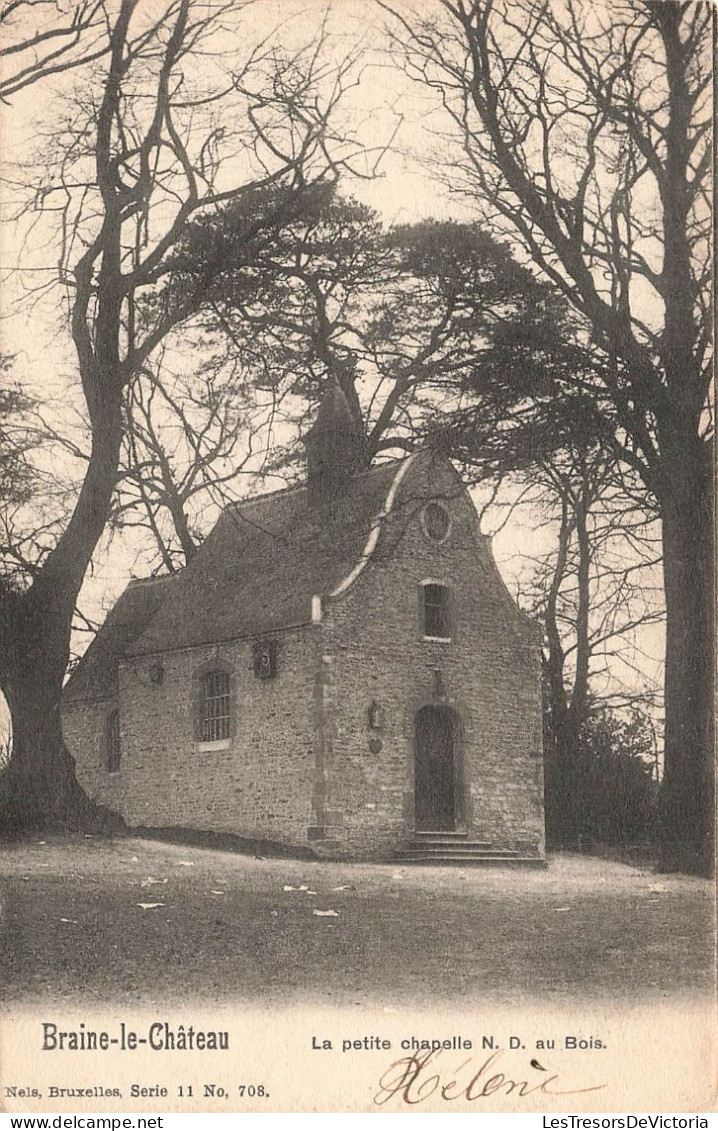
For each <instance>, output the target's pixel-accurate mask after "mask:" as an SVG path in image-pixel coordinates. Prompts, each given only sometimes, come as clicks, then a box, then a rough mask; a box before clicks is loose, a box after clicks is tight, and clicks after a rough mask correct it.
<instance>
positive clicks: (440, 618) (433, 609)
mask: <svg viewBox="0 0 718 1131" xmlns="http://www.w3.org/2000/svg"><path fill="white" fill-rule="evenodd" d="M423 588H424V636H436V637H438V638H439V639H441V640H448V639H449V638H450V637H451V623H450V618H449V589H448V587H447V586H446V585H436V584H433V583H427V584H426V585H424V587H423Z"/></svg>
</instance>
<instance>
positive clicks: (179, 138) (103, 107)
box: [0, 0, 359, 827]
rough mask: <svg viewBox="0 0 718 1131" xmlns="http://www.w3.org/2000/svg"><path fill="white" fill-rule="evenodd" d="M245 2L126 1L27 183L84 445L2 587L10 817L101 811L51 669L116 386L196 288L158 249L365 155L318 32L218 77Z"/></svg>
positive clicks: (98, 480) (193, 303)
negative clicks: (53, 513) (71, 360)
mask: <svg viewBox="0 0 718 1131" xmlns="http://www.w3.org/2000/svg"><path fill="white" fill-rule="evenodd" d="M241 11H242V8H241V6H240V8H238V7H237V5H236V3H233V2H232V0H228V2H227V3H219V2H212V0H209V2H207V3H205V2H202V0H165V2H164V3H163V4H162V5H160V6H158V5H157V4H156V3H154V0H153V2H152V3H142V2H140V0H120V2H119V3H118V5H117V7H116V9H113V14H112V15H111V16H110V17H108V18H109V23H110V26H109V51H108V53H107V56H106V57H105V59H104V61H103V62H102V63H101V64H98V66H101V72H100V75H99V78H98V83H97V84H94V85H93V87H92V88H91V89H89V90H88V91H87V92H86V94H85V97H84V100H83V101H82V102H81V103H80V104H79V105H78V104H76V103H73V105H72V106H69V105H68V108H67V113H66V116H65V119H64V121H61V122H54V123H53V134H54V135H55V141H56V152H57V155H58V156H57V161H56V163H54V164H53V165H52V166H51V167H50V168H48V170H47V172H46V173H42V172H41V173H40V175H39V178H38V179H37V181H36V184H35V186H34V206H35V209H36V210H38V211H39V213H40V214H41V215H42V214H49V215H50V216H51V218H52V219H56V218H58V217H59V219H60V249H59V254H60V268H61V277H62V279H63V280H64V281H65V283H66V285H67V288H68V304H69V316H70V317H69V321H70V328H71V334H72V340H73V343H74V349H75V353H76V357H77V372H78V377H79V381H80V384H81V387H82V394H83V399H84V403H85V406H86V412H87V420H88V426H89V431H90V451H89V457H88V459H87V463H86V468H85V472H84V478H83V480H82V484H81V487H80V489H79V493H78V495H77V498H76V502H75V506H74V509H73V511H72V514H71V516H70V517H69V520H68V521H67V523H66V524H64V526H63V528H62V530H61V531H60V532H59V534H58V536H57V537H56V539H55V540H54V543H53V545H52V547H51V549H50V550H49V552H48V553H47V554H46V555H45V556H44V558H43V560H42V562H41V564H40V565H39V567H38V568H37V569H35V570H33V571H31V573H30V575H29V576H27V577H26V578H25V580H24V582H20V581H19V580H18V578H16V577H15V578H10V577H7V576H6V577H4V578H3V579H2V580H1V581H0V641H1V645H2V646H1V647H0V685H1V686H2V689H3V691H4V693H5V696H6V698H7V701H8V704H9V707H10V711H11V716H12V724H13V752H12V760H11V764H10V767H9V769H8V771H7V772H6V773H5V774H4V775H3V778H2V791H3V805H4V818H5V823H6V824H7V825H9V826H10V827H12V826H28V825H32V824H35V823H41V824H46V823H52V822H60V823H68V822H79V821H82V820H83V819H90V818H91V817H93V816H94V815H96V811H95V810H94V808H93V807H92V806H91V805H90V803H89V801H88V799H87V798H86V797H85V795H84V793H82V791H81V790H80V788H79V786H78V784H77V782H76V779H75V776H74V769H73V763H72V759H71V758H70V756H69V755H68V753H67V751H66V750H65V748H64V745H63V742H62V734H61V726H60V698H61V691H62V681H63V676H64V673H65V669H66V667H67V662H68V655H69V641H70V630H71V624H72V618H73V611H74V609H75V605H76V601H77V596H78V592H79V590H80V586H81V584H82V581H83V578H84V576H85V572H86V570H87V567H88V564H89V562H90V560H91V557H92V554H93V552H94V549H95V547H96V545H97V542H98V540H99V538H100V536H101V534H102V531H103V529H104V527H105V524H106V522H107V518H108V514H109V512H110V507H111V502H112V498H113V493H114V491H115V487H116V481H117V472H118V463H119V456H120V449H121V444H122V439H123V398H124V396H125V390H126V389H127V387H128V386H129V385H130V383H131V382H133V381H135V380H136V379H137V378H138V376H139V375H140V374H142V373H143V372H144V371H145V368H146V366H147V365H148V364H149V362H150V360H151V358H152V356H153V353H154V351H155V350H156V349H157V347H158V346H159V345H160V344H161V343H162V342H163V341H164V340H165V339H166V337H167V335H169V334H170V333H171V331H172V330H173V329H174V328H175V327H176V326H178V325H180V324H181V323H182V322H183V321H185V320H186V319H188V318H190V317H191V316H192V315H193V314H194V313H195V312H196V310H197V309H198V308H199V306H200V305H201V301H202V298H203V280H202V279H197V280H196V281H195V285H194V286H193V287H191V288H189V289H188V290H187V292H186V293H185V294H183V295H182V296H181V298H180V299H179V301H177V296H176V295H175V296H174V298H175V301H174V302H173V303H172V304H171V305H167V304H165V303H163V302H162V301H161V300H158V299H157V297H156V291H157V283H158V280H159V279H161V278H162V276H163V272H164V271H165V269H166V264H167V261H168V258H169V256H170V255H171V253H172V251H173V249H174V248H175V247H176V245H177V243H178V241H179V240H180V238H181V237H182V235H183V233H184V232H185V230H186V227H187V224H188V222H189V220H190V218H192V217H194V216H195V215H197V214H198V213H199V211H200V210H209V209H211V208H214V207H217V206H218V205H220V204H221V203H223V202H226V201H228V200H232V199H234V198H236V197H239V196H241V195H242V194H248V193H251V192H256V191H257V189H258V188H260V187H266V186H267V185H278V186H282V187H283V189H284V190H285V192H284V193H283V194H282V198H281V199H282V201H283V202H284V203H285V204H286V202H287V201H288V200H291V198H292V196H293V194H297V195H300V194H301V193H302V192H304V191H305V189H306V186H307V185H308V184H311V183H312V182H314V181H316V180H323V179H326V178H333V177H336V176H337V175H338V173H339V171H340V169H341V168H342V167H345V166H346V165H347V164H348V163H349V162H350V161H351V160H352V159H353V157H354V156H356V154H357V153H358V152H359V148H358V147H357V146H356V145H355V144H354V143H353V142H352V140H351V138H349V137H348V135H347V134H346V132H343V134H342V135H338V134H337V133H335V132H334V129H333V124H332V123H333V117H334V112H335V110H336V108H337V105H338V103H339V102H340V100H341V98H342V96H343V94H344V91H345V90H346V88H347V85H348V84H350V83H351V82H353V81H354V79H353V77H352V74H353V72H352V63H351V61H347V60H343V61H341V62H339V63H337V62H336V60H335V59H334V60H329V61H325V59H324V54H323V51H322V45H323V38H324V37H323V33H322V32H321V31H320V32H319V34H318V36H314V35H312V36H310V37H309V41H308V42H305V43H304V44H303V45H300V46H299V47H297V49H296V50H295V51H293V52H291V53H287V52H282V51H281V50H280V49H279V48H278V47H277V46H276V45H275V44H274V43H273V42H272V40H271V37H269V38H268V39H267V40H265V41H264V42H263V43H262V44H260V45H259V46H258V47H256V48H255V49H253V50H249V52H248V56H247V58H246V60H245V62H244V63H243V64H242V65H241V66H237V68H236V69H235V70H233V71H232V73H229V74H226V73H224V74H222V75H221V76H218V77H217V59H218V55H219V53H220V52H221V51H222V50H224V49H225V47H226V40H225V39H224V37H225V36H229V35H230V34H231V35H232V36H236V35H237V34H238V32H237V28H236V27H235V26H234V25H233V23H232V21H235V22H236V17H238V16H240V15H241ZM237 42H238V40H237V39H236V38H233V39H232V41H231V44H232V46H234V45H235V44H236V43H237ZM237 57H238V53H235V55H234V59H235V61H236V59H237ZM209 59H211V60H212V67H211V68H210V67H209V66H208V60H209ZM208 73H209V74H213V75H215V76H216V82H215V83H214V85H212V84H210V83H209V80H208V78H207V75H208ZM220 112H221V115H222V120H223V122H224V123H229V124H228V125H227V124H219V123H218V121H217V115H219V113H220ZM230 158H231V169H233V170H235V173H234V177H233V176H232V173H231V170H230V168H229V167H228V166H229V159H230ZM237 171H239V172H238V175H237Z"/></svg>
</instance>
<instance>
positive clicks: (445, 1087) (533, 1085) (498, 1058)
mask: <svg viewBox="0 0 718 1131" xmlns="http://www.w3.org/2000/svg"><path fill="white" fill-rule="evenodd" d="M439 1060H441V1064H439ZM454 1063H455V1062H454ZM450 1064H451V1061H450V1059H449V1057H448V1056H444V1057H442V1050H441V1049H429V1050H427V1051H426V1052H422V1053H419V1054H413V1055H411V1056H405V1057H402V1059H401V1060H396V1061H394V1063H393V1064H392V1065H390V1067H389V1068H387V1070H386V1072H384V1074H383V1075H382V1077H381V1079H380V1080H379V1091H378V1092H377V1093H376V1095H375V1096H374V1103H375V1104H377V1106H382V1105H383V1104H386V1103H388V1102H389V1100H391V1099H393V1098H394V1097H398V1098H400V1099H401V1100H402V1101H403V1102H404V1103H405V1104H411V1105H414V1104H421V1103H424V1102H425V1101H426V1100H428V1099H431V1098H432V1097H433V1099H434V1100H437V1099H440V1100H443V1101H445V1102H447V1103H450V1102H452V1101H453V1100H464V1101H466V1100H469V1101H474V1100H485V1099H488V1097H489V1096H494V1095H503V1096H513V1097H515V1098H520V1099H524V1098H526V1097H527V1096H531V1095H535V1094H536V1093H539V1094H543V1095H546V1096H575V1095H579V1094H581V1093H584V1092H598V1091H600V1090H601V1088H605V1087H606V1085H605V1084H594V1085H593V1086H592V1087H589V1088H564V1087H561V1086H560V1082H559V1075H558V1073H553V1074H550V1073H549V1072H547V1070H546V1069H544V1068H543V1067H541V1066H540V1065H539V1064H538V1063H537V1062H532V1065H531V1069H530V1073H529V1074H527V1076H526V1078H525V1079H514V1078H513V1076H510V1075H507V1072H506V1071H501V1068H505V1067H506V1064H505V1051H504V1050H503V1049H498V1050H497V1051H496V1052H492V1053H491V1054H490V1055H489V1056H487V1057H486V1059H485V1060H483V1061H479V1059H478V1058H476V1057H468V1058H467V1059H466V1060H464V1061H462V1062H461V1063H460V1064H459V1065H458V1066H456V1067H450ZM534 1065H535V1067H534ZM445 1069H446V1070H445Z"/></svg>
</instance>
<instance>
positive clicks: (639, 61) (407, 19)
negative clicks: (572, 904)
mask: <svg viewBox="0 0 718 1131" xmlns="http://www.w3.org/2000/svg"><path fill="white" fill-rule="evenodd" d="M392 17H393V19H394V21H398V25H397V23H396V22H395V24H394V27H395V28H396V27H397V26H398V27H399V28H400V29H401V30H400V31H399V32H398V33H396V35H395V44H396V47H397V50H398V51H400V52H401V55H402V58H403V60H404V62H405V65H406V66H407V67H408V68H409V69H410V70H411V72H412V74H413V75H414V76H415V77H416V78H417V79H418V80H419V81H420V82H422V83H424V84H428V85H429V86H430V87H431V88H433V89H434V90H435V91H436V92H437V94H438V96H439V98H440V100H441V105H442V108H443V112H445V113H446V114H448V116H449V119H450V121H451V123H452V126H451V129H452V134H453V138H454V141H455V143H456V144H455V149H454V153H455V154H456V156H455V157H454V158H453V159H452V160H450V163H449V169H448V175H449V176H450V178H451V182H452V188H453V190H454V191H456V192H460V193H463V194H466V195H467V196H468V197H469V198H470V199H471V200H473V201H474V202H475V203H476V204H477V206H478V207H479V208H480V210H481V213H482V215H484V216H486V217H490V218H491V220H492V222H493V223H494V224H495V225H496V226H497V227H498V228H500V229H501V230H503V231H506V232H510V233H511V234H512V237H513V238H514V239H515V240H517V241H518V242H519V243H520V244H521V245H522V246H523V248H524V250H525V252H526V253H527V254H528V255H529V256H530V257H531V259H532V260H533V262H534V263H535V264H536V265H537V267H538V268H539V269H540V270H541V271H542V272H543V273H544V274H545V275H546V276H548V277H549V278H551V279H552V280H553V281H554V283H555V284H556V286H557V287H559V288H560V290H561V291H562V292H563V294H564V295H565V296H566V298H567V299H568V301H569V302H570V303H571V304H572V305H573V307H574V309H575V310H576V311H577V313H578V315H579V316H580V317H581V319H582V320H583V322H584V325H585V327H586V333H587V335H590V336H591V338H592V339H593V341H594V342H595V343H596V345H597V346H598V347H599V348H600V349H601V350H602V351H603V353H604V356H605V358H606V360H607V365H606V366H605V368H604V370H603V372H602V373H601V375H600V378H599V379H598V380H597V381H596V383H595V395H596V398H597V399H607V400H608V401H609V402H610V405H611V409H612V413H613V415H614V420H615V427H614V430H613V446H614V450H615V452H616V454H617V455H618V456H619V457H620V458H621V459H622V460H623V461H624V462H625V463H626V464H627V465H628V466H630V467H632V468H633V469H635V470H636V471H637V473H638V474H639V475H640V476H641V478H642V479H643V482H644V483H645V485H646V487H647V489H648V490H649V491H650V492H651V494H652V496H653V498H654V499H655V500H656V502H657V504H658V507H659V510H660V515H661V522H662V530H663V569H664V582H665V598H666V608H667V645H666V665H665V709H666V731H665V778H664V783H663V797H662V805H663V837H664V865H665V866H666V867H674V866H687V867H691V868H696V867H698V868H699V869H701V870H704V869H710V868H711V867H712V836H713V756H712V750H713V724H712V718H713V715H712V712H713V681H712V672H713V654H714V653H713V621H714V616H713V609H714V605H713V602H714V564H713V501H712V500H713V456H712V452H713V427H712V412H711V406H710V402H709V400H708V393H709V386H710V379H711V364H710V328H711V314H710V309H711V293H710V283H711V269H710V238H709V237H710V223H711V208H710V199H709V194H710V163H711V121H712V115H711V99H712V53H711V45H712V28H713V23H714V19H715V9H714V7H713V6H712V5H710V4H703V3H679V2H676V3H663V2H661V0H614V2H612V3H610V4H608V5H606V6H604V5H593V4H592V5H586V4H583V3H578V2H576V0H555V2H552V3H547V2H545V0H535V2H530V3H525V2H523V0H521V2H520V3H519V2H516V0H439V2H438V4H437V7H436V14H435V15H432V14H431V13H427V10H426V8H422V10H421V11H418V12H414V13H413V14H410V13H409V12H407V10H406V9H405V8H403V7H402V8H397V9H395V10H394V11H393V12H392Z"/></svg>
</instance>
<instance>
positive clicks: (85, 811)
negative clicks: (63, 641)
mask: <svg viewBox="0 0 718 1131" xmlns="http://www.w3.org/2000/svg"><path fill="white" fill-rule="evenodd" d="M47 653H49V649H47ZM13 669H14V670H13V672H12V674H11V676H10V679H9V680H8V681H7V682H6V683H5V693H6V696H7V700H8V705H9V707H10V712H11V717H12V724H13V745H12V758H11V761H10V765H9V767H8V769H7V770H6V772H5V774H4V775H3V778H2V782H1V783H0V798H1V806H2V808H1V812H2V829H3V832H4V833H10V834H12V833H16V832H19V831H28V830H32V829H53V828H89V827H98V826H102V825H104V824H105V814H104V813H103V812H101V811H100V810H98V809H97V808H96V807H95V806H94V805H93V804H92V803H91V802H90V801H89V799H88V797H87V796H86V794H85V793H84V792H83V790H82V789H81V788H80V786H79V785H78V783H77V780H76V778H75V766H74V762H73V760H72V758H71V757H70V755H69V754H68V752H67V749H66V748H65V745H64V742H63V739H62V727H61V719H60V697H61V694H62V678H60V679H59V680H58V679H57V678H48V675H49V673H48V672H47V671H46V670H37V669H35V670H31V671H28V670H27V669H26V657H24V656H23V657H18V660H17V662H16V663H14V664H13Z"/></svg>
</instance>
